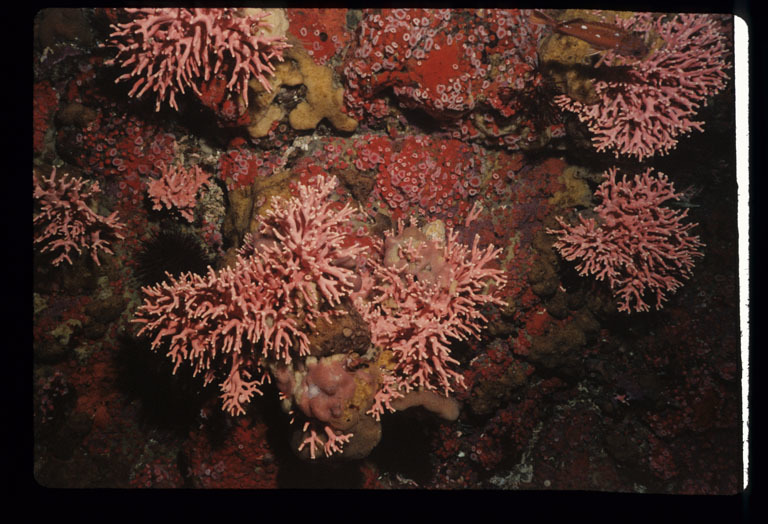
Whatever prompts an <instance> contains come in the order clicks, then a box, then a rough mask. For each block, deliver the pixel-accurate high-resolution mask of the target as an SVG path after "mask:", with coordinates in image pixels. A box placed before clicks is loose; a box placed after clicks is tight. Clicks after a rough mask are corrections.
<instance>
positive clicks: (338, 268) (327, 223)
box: [134, 178, 505, 458]
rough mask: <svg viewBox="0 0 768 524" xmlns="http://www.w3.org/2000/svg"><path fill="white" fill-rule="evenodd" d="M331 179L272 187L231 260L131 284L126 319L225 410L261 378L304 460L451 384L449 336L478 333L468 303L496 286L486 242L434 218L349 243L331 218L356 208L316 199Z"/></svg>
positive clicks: (343, 220)
mask: <svg viewBox="0 0 768 524" xmlns="http://www.w3.org/2000/svg"><path fill="white" fill-rule="evenodd" d="M335 187H336V181H335V179H334V178H327V179H325V180H323V179H320V182H319V183H318V185H317V187H308V186H302V185H300V186H299V188H298V189H299V196H298V197H294V198H291V199H290V200H287V201H286V200H280V199H278V198H277V197H274V199H273V202H272V208H271V210H270V211H269V212H268V213H267V215H266V216H265V217H264V218H263V219H262V220H261V223H260V225H259V228H258V232H257V235H255V236H249V237H248V238H247V239H246V241H245V243H244V245H243V247H242V248H241V249H240V252H239V255H238V257H237V260H236V262H235V264H234V266H233V267H230V268H226V269H223V270H221V271H218V272H216V271H214V270H213V269H212V268H209V270H208V274H207V275H206V276H199V275H194V274H186V275H182V276H181V277H179V278H178V279H174V278H170V279H169V281H167V282H163V283H161V284H158V285H157V286H154V287H147V288H144V289H143V291H144V293H145V299H144V303H143V304H142V305H141V307H139V309H138V311H137V313H136V318H135V319H134V322H137V323H140V324H143V327H142V328H141V330H140V333H147V334H151V335H152V336H153V340H152V347H153V349H157V348H160V347H164V348H166V351H167V353H168V356H169V357H171V359H172V360H173V361H174V363H175V364H176V368H178V367H179V365H180V364H181V363H182V362H184V361H189V362H190V363H191V364H192V365H193V368H194V373H195V374H198V373H203V374H204V376H205V381H206V383H208V382H210V381H212V380H214V379H216V378H217V377H218V376H221V377H223V380H221V382H220V389H221V391H222V393H221V399H222V401H223V408H224V409H225V410H226V411H228V412H229V413H231V414H242V413H244V412H245V404H247V402H248V401H249V400H250V399H251V397H252V396H253V394H254V393H261V390H260V389H259V388H260V386H261V385H262V384H263V383H264V381H265V380H270V377H271V378H273V379H274V380H275V382H276V385H277V387H278V389H279V391H280V395H281V398H282V399H283V402H284V406H285V407H286V409H288V410H289V411H291V412H296V411H297V412H296V413H295V414H296V415H299V416H301V417H303V418H304V419H305V424H304V426H303V428H302V432H303V434H304V438H303V440H302V442H301V444H300V446H299V449H300V450H302V449H304V448H305V447H306V448H307V449H308V452H309V454H310V456H311V457H312V458H314V457H316V456H317V451H318V449H322V450H323V451H324V452H325V454H326V455H331V454H333V453H335V452H341V451H342V447H343V446H344V445H345V444H346V443H347V442H349V441H350V438H352V437H353V435H355V433H356V429H358V428H359V427H361V426H372V425H373V426H374V427H376V428H377V427H378V422H377V421H378V419H379V416H380V414H381V413H382V412H383V411H384V409H390V410H394V409H393V408H392V404H391V402H390V401H391V400H393V399H396V398H402V397H404V396H405V395H408V394H409V393H410V392H412V391H417V390H424V391H433V390H434V391H438V392H439V393H440V394H443V395H446V396H447V394H448V393H449V392H450V391H452V389H453V387H454V386H456V385H458V386H462V385H463V382H462V380H461V375H460V374H459V373H457V372H456V371H455V370H453V369H452V368H453V366H454V365H456V364H457V363H458V362H457V361H456V360H455V359H453V358H451V356H450V346H449V344H450V342H451V341H452V340H460V339H465V338H467V337H468V336H470V335H474V336H476V335H477V334H478V333H479V331H480V327H481V325H482V322H483V321H485V317H484V316H483V315H482V313H481V312H480V308H481V307H482V306H484V305H486V304H502V301H501V300H500V299H499V298H497V295H496V293H497V292H498V290H499V289H500V288H501V287H502V286H503V285H504V283H505V280H504V278H503V276H502V271H501V270H500V269H493V268H492V267H491V265H492V264H493V263H494V261H495V260H496V258H497V256H498V254H499V250H498V249H494V248H493V246H489V247H487V248H485V249H481V248H479V247H478V245H477V239H476V240H475V242H474V244H473V245H472V247H471V248H468V247H467V246H464V245H463V244H460V243H458V242H457V241H456V235H457V234H456V233H455V232H454V231H453V230H451V229H448V231H445V230H444V226H443V225H442V223H441V222H433V223H431V224H430V225H429V226H428V227H427V228H425V229H426V232H424V231H423V230H421V229H418V228H417V227H416V226H415V225H411V226H409V227H407V228H406V227H404V226H403V224H402V223H401V224H400V227H399V228H398V231H397V233H396V234H393V235H390V236H389V237H388V238H387V239H386V241H385V242H384V243H383V244H382V242H381V241H379V242H378V243H377V242H376V241H372V243H373V244H374V246H375V247H374V249H370V248H367V247H362V246H360V245H358V244H356V243H354V242H351V241H350V238H349V237H347V235H346V233H345V232H344V231H345V230H344V226H345V225H346V224H347V222H348V221H349V220H350V218H352V217H353V215H354V214H355V213H354V211H353V209H352V208H351V207H350V206H349V205H348V204H347V205H345V206H344V207H341V208H340V209H339V208H338V207H339V206H338V205H337V204H334V203H333V202H331V200H330V199H328V196H329V194H330V193H331V191H332V190H333V189H334V188H335ZM340 317H347V318H352V319H356V320H352V321H351V323H350V322H347V323H342V322H341V321H340ZM321 324H322V326H323V331H325V330H327V329H331V330H332V329H333V326H343V327H341V329H340V334H341V337H347V338H350V337H352V334H353V331H357V332H363V333H366V334H367V333H370V335H368V336H366V337H364V342H363V343H361V344H357V345H356V346H354V347H352V348H351V350H350V351H346V352H339V351H338V349H337V346H336V344H327V343H322V342H319V341H318V338H317V336H318V334H319V332H318V327H319V326H320V325H321ZM329 326H330V327H329ZM349 326H351V327H349ZM326 340H333V339H332V338H331V339H328V338H326ZM296 408H298V410H297V409H296ZM372 417H373V418H372ZM374 418H375V420H374ZM363 419H368V420H363ZM370 433H371V432H370V431H366V435H368V436H367V437H365V438H364V439H363V440H365V441H363V442H360V443H359V444H358V445H357V446H356V447H355V449H356V451H355V453H356V454H367V452H369V451H370V449H372V448H373V446H375V445H376V443H377V442H378V439H379V436H380V431H379V432H377V431H373V432H372V435H373V436H370V435H369V434H370ZM352 441H353V442H354V438H352Z"/></svg>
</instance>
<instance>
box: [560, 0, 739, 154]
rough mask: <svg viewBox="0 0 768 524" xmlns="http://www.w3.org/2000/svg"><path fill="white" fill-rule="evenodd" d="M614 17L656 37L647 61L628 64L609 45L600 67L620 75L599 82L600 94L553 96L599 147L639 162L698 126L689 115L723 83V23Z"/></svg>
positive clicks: (693, 17)
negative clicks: (586, 98)
mask: <svg viewBox="0 0 768 524" xmlns="http://www.w3.org/2000/svg"><path fill="white" fill-rule="evenodd" d="M616 23H617V24H619V25H620V26H621V27H623V28H624V29H626V30H629V31H634V32H641V33H643V34H651V35H658V37H659V38H660V40H661V42H662V44H661V46H660V47H658V48H654V49H652V50H651V52H650V54H649V55H648V56H647V57H645V58H644V59H642V60H640V61H637V62H633V61H629V62H627V59H626V57H622V56H620V55H618V54H617V53H616V52H615V51H614V50H610V51H607V52H606V53H605V55H604V56H603V58H602V59H601V61H600V62H599V63H598V67H602V66H609V67H614V66H621V67H622V68H623V67H628V68H629V69H628V70H627V71H626V72H625V73H624V72H621V70H620V69H619V67H617V74H621V75H622V76H621V78H620V79H616V80H611V81H607V80H598V81H595V82H594V84H593V85H594V89H595V91H596V93H597V96H598V100H597V102H595V103H591V104H587V103H583V102H580V101H577V100H573V99H571V98H570V97H568V96H567V95H559V96H557V97H556V98H555V102H556V103H557V104H558V105H559V106H560V107H561V108H563V109H565V110H568V111H571V112H574V113H576V114H577V115H578V117H579V120H580V121H582V122H586V124H587V126H588V127H589V130H590V131H591V132H592V133H593V135H594V137H593V139H592V144H593V145H594V146H595V148H596V149H597V150H598V151H605V150H610V151H613V152H614V154H615V155H616V156H617V157H618V156H619V154H622V155H629V156H635V157H637V158H638V159H639V160H643V159H644V158H647V157H650V156H653V155H655V154H657V153H658V154H666V153H667V152H669V150H670V149H673V148H674V147H675V146H676V145H677V137H679V136H680V135H682V134H685V133H689V132H690V131H691V130H693V129H696V130H698V131H701V130H702V125H703V122H698V121H694V120H692V118H694V116H695V115H696V112H697V110H698V108H699V106H700V105H701V104H702V103H705V101H706V98H707V97H708V96H712V95H714V94H716V93H718V92H719V91H721V90H722V89H723V88H724V87H725V82H726V80H727V79H728V74H727V73H726V70H727V69H728V68H730V67H731V64H730V62H729V61H728V55H729V50H728V46H727V38H726V35H725V33H724V30H723V28H722V25H721V23H720V22H719V21H718V20H717V19H716V18H714V17H713V16H711V15H697V14H680V15H676V16H675V17H674V18H672V19H671V20H668V21H667V20H666V19H665V18H664V17H661V18H658V19H657V20H656V21H655V22H654V20H653V18H652V15H651V14H650V13H643V14H637V15H634V16H633V17H631V18H629V19H627V20H624V19H620V18H618V17H617V19H616Z"/></svg>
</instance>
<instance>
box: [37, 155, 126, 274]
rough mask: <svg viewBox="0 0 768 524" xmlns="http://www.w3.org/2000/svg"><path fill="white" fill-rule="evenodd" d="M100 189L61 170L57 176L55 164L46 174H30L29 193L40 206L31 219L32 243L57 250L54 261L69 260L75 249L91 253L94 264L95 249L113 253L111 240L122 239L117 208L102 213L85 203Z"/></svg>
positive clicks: (96, 258)
mask: <svg viewBox="0 0 768 524" xmlns="http://www.w3.org/2000/svg"><path fill="white" fill-rule="evenodd" d="M99 193H101V188H99V184H98V182H86V181H85V180H83V179H82V178H79V177H72V176H69V175H67V174H63V175H61V176H59V177H57V176H56V168H55V167H54V168H53V169H52V170H51V175H50V176H49V177H48V178H45V177H40V178H39V179H38V177H36V176H35V175H34V173H33V175H32V195H33V197H34V199H35V201H36V202H37V204H38V205H39V206H40V211H39V212H37V213H35V214H34V216H33V219H32V223H33V225H34V226H35V235H34V243H35V244H41V245H42V248H41V249H40V252H41V253H47V252H52V253H57V256H56V257H55V258H54V259H53V262H52V263H53V265H54V266H58V265H59V264H61V263H62V262H64V261H66V262H68V263H69V264H72V259H71V258H70V254H71V253H72V251H73V250H74V251H76V252H77V253H78V254H80V253H82V252H83V251H88V252H90V253H91V258H93V261H94V262H96V264H97V265H101V263H100V262H99V257H98V253H99V252H100V251H103V252H104V253H109V254H112V249H111V248H110V247H109V246H110V243H111V242H113V241H114V240H115V239H123V235H122V231H123V230H124V229H125V226H124V225H123V224H122V223H120V221H119V220H118V216H117V211H115V212H114V213H112V214H111V215H109V216H106V217H105V216H102V215H99V214H98V213H96V212H95V211H93V210H92V209H91V208H90V207H89V206H88V200H89V199H91V198H93V197H95V196H96V195H98V194H99Z"/></svg>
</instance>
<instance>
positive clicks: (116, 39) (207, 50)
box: [106, 8, 289, 111]
mask: <svg viewBox="0 0 768 524" xmlns="http://www.w3.org/2000/svg"><path fill="white" fill-rule="evenodd" d="M126 11H127V12H128V13H131V14H133V15H134V18H133V20H131V21H130V22H127V23H122V24H117V25H113V26H112V29H113V31H112V33H111V34H110V38H109V40H108V41H107V43H106V45H107V46H109V47H115V48H117V50H118V52H117V56H116V57H115V58H114V59H112V60H110V61H108V62H106V63H107V64H108V65H109V64H113V63H115V62H119V63H120V64H121V65H122V66H123V67H131V66H132V69H131V71H130V72H129V73H125V74H123V75H121V76H120V77H118V78H117V80H116V82H120V81H122V80H129V79H131V78H134V77H136V78H137V79H136V81H135V82H134V84H133V87H132V88H131V91H130V92H129V93H128V94H129V96H139V97H140V96H142V95H143V94H144V93H145V92H147V91H149V90H151V91H154V92H155V93H156V95H157V103H156V106H155V109H156V110H158V111H159V110H160V105H161V103H162V102H164V101H166V100H168V103H169V104H170V106H171V107H173V108H174V109H176V110H178V106H177V104H176V96H177V94H178V93H184V92H185V89H186V88H190V89H192V90H193V91H194V92H195V93H197V94H198V95H199V94H201V93H200V89H199V87H198V83H199V82H200V81H203V80H208V79H209V78H210V77H211V74H214V75H216V74H226V75H228V82H227V86H226V88H227V89H228V90H229V91H231V92H233V93H236V94H239V95H240V96H242V97H243V99H244V102H245V105H246V106H247V105H248V95H247V94H248V81H249V80H250V79H251V77H254V78H256V79H258V81H259V82H260V83H261V84H262V85H263V86H264V88H265V89H266V90H268V91H269V90H271V85H270V83H269V81H268V77H269V76H271V75H272V74H273V73H274V71H275V67H274V65H273V63H272V62H273V60H277V61H282V59H283V49H285V48H286V47H289V46H288V44H287V43H286V42H285V38H284V37H268V36H264V35H262V34H260V32H261V31H263V30H264V29H266V28H269V24H268V23H266V22H265V21H264V20H263V19H264V18H265V17H266V16H268V13H266V12H263V13H258V14H249V15H241V14H240V13H239V12H238V10H237V9H231V8H224V9H203V8H191V9H186V8H141V9H126Z"/></svg>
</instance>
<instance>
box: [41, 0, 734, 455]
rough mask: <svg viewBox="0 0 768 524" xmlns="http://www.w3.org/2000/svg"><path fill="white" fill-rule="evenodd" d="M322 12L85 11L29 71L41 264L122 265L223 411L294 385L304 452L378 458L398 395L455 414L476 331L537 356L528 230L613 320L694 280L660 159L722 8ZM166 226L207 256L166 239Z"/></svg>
mask: <svg viewBox="0 0 768 524" xmlns="http://www.w3.org/2000/svg"><path fill="white" fill-rule="evenodd" d="M317 11H318V10H299V9H255V8H254V9H235V8H232V9H229V8H220V9H207V8H141V9H97V10H93V11H92V12H90V13H89V17H90V18H89V24H90V27H89V29H90V33H89V35H90V36H89V38H92V39H93V40H92V43H91V49H92V51H91V54H90V56H89V57H88V58H87V59H86V60H80V64H81V65H80V67H79V71H78V72H77V76H76V78H69V79H68V80H67V81H64V80H61V79H56V78H55V75H54V77H53V78H54V79H53V80H42V81H38V82H36V83H35V85H34V96H35V98H34V100H35V102H34V103H35V112H34V119H35V120H34V131H35V135H34V151H35V155H36V162H35V166H34V170H33V171H34V174H33V197H34V206H35V207H34V216H33V224H34V227H35V231H34V246H35V250H36V265H37V266H40V267H43V266H45V269H44V270H41V271H43V272H44V273H45V275H46V276H47V278H53V277H52V276H51V275H53V274H55V272H56V271H65V270H66V267H67V266H73V265H74V266H77V267H81V268H90V269H88V270H89V271H93V272H96V273H97V274H101V273H98V271H108V272H109V275H110V278H109V280H110V281H111V282H112V284H109V285H111V286H112V290H111V292H112V293H113V294H119V295H122V296H123V297H128V298H126V302H125V314H124V315H122V316H121V317H120V319H121V320H120V321H121V322H123V324H124V326H127V328H126V329H127V330H128V331H130V332H131V333H132V334H133V336H134V337H136V338H137V339H139V340H145V341H146V342H147V345H148V346H149V347H150V348H151V349H152V350H154V351H156V352H158V353H160V354H164V355H166V356H167V359H169V360H170V362H172V365H173V366H172V372H173V374H176V373H177V372H178V373H179V374H182V373H190V372H191V373H190V374H191V375H193V376H195V377H198V376H199V377H201V378H200V379H199V382H195V383H196V384H197V385H198V387H200V388H202V387H203V386H205V385H208V384H213V385H214V386H215V387H216V388H217V390H218V395H219V398H220V400H219V402H220V407H221V409H222V410H223V411H224V412H226V413H227V416H232V417H239V416H242V415H244V414H245V413H246V412H247V410H248V409H249V407H250V404H251V401H252V399H253V398H254V396H255V395H262V394H264V393H265V392H269V394H273V395H274V394H276V395H278V397H279V400H280V403H281V406H282V409H283V410H284V412H285V413H287V414H288V416H289V418H290V424H293V426H292V427H293V428H294V429H293V431H294V437H293V440H292V442H293V449H294V451H295V453H297V454H298V455H299V456H301V457H303V458H305V459H306V460H310V461H312V460H318V459H320V458H329V459H338V458H347V459H348V458H363V457H366V456H368V455H369V454H370V453H371V452H372V450H373V449H374V448H375V447H376V446H377V445H378V444H379V442H380V441H381V439H382V417H383V416H384V415H386V414H388V413H392V412H395V411H401V410H405V409H406V408H409V407H411V406H422V407H424V408H426V409H427V410H428V411H430V412H432V413H433V415H432V416H433V417H436V418H442V419H443V420H447V421H453V420H456V419H457V417H459V413H460V411H461V409H462V402H465V401H466V394H467V393H466V392H467V391H468V386H469V384H468V383H469V382H472V383H474V381H475V380H476V377H474V375H472V371H471V370H470V369H469V367H468V362H469V361H470V360H472V357H473V354H472V351H473V349H476V348H477V347H483V346H487V344H489V343H491V341H492V340H494V339H499V338H501V339H503V340H504V341H505V343H509V344H511V345H512V347H519V348H520V354H523V355H524V354H525V352H526V351H528V350H527V349H525V348H526V347H528V346H530V345H531V343H530V340H531V337H530V336H529V335H530V334H532V333H533V332H534V331H535V329H534V327H533V326H534V320H535V319H534V315H537V314H540V312H541V311H542V306H541V304H542V301H541V293H539V290H538V289H537V287H536V285H532V283H534V284H535V283H536V282H537V281H539V282H540V281H541V278H539V279H538V280H537V277H536V276H535V275H534V273H536V271H537V269H536V268H540V267H541V264H539V263H537V262H536V258H537V255H536V253H537V251H536V250H537V249H538V250H541V249H545V248H546V249H548V250H552V253H556V256H554V257H553V258H552V262H551V264H553V266H552V267H555V268H560V269H559V270H558V271H559V272H560V273H565V272H566V271H571V272H574V278H571V279H570V280H567V279H565V278H564V279H562V280H558V271H555V270H554V269H553V270H551V271H550V273H551V274H550V275H549V277H548V278H550V279H555V280H554V281H555V282H556V284H555V288H553V289H555V290H556V289H557V288H558V286H559V289H561V290H562V292H563V293H566V292H568V289H567V287H568V285H569V284H568V282H571V283H574V282H576V283H579V285H583V284H584V283H589V285H590V286H591V287H590V289H592V293H595V294H596V295H598V296H604V298H605V303H606V304H608V305H607V306H606V307H607V308H608V309H611V311H612V313H611V314H613V315H617V316H622V315H624V316H627V315H633V316H634V315H644V314H647V312H649V311H651V310H661V309H662V308H663V307H664V306H665V303H666V302H668V301H669V300H671V299H672V297H673V296H674V295H675V293H676V292H678V291H679V290H680V289H681V287H682V286H684V285H685V283H686V281H687V280H689V279H690V278H691V277H692V275H693V274H694V270H695V265H696V262H697V260H698V259H700V258H701V257H703V256H704V254H705V247H706V246H705V242H703V241H702V239H701V238H700V237H699V235H698V234H697V232H696V230H697V227H696V226H697V224H696V223H694V222H692V221H691V220H690V219H689V218H688V212H689V210H688V209H687V208H685V206H682V205H679V204H680V202H683V201H687V200H686V198H687V197H686V195H684V194H683V193H681V192H678V191H677V189H676V187H675V175H676V174H675V173H674V172H668V173H662V172H660V171H657V169H656V168H655V167H654V166H653V164H649V163H648V162H649V161H652V160H654V159H658V158H660V157H663V156H665V155H668V154H669V153H670V152H671V151H673V150H674V149H675V148H676V147H677V146H678V143H679V142H683V141H685V140H688V139H689V137H690V136H691V135H692V134H696V133H701V132H703V130H704V122H702V121H699V120H697V115H698V114H699V112H700V111H701V109H702V108H703V107H705V106H706V104H707V102H708V100H711V98H712V97H713V96H714V95H716V94H718V93H719V92H721V91H722V90H723V89H724V88H725V87H726V86H727V84H728V82H729V80H730V76H731V74H732V58H731V56H732V49H731V40H730V38H729V36H728V35H729V34H730V32H729V31H730V26H729V23H730V20H729V19H728V18H727V17H720V16H714V15H704V14H680V15H664V14H652V13H617V12H608V11H602V12H601V11H579V12H565V11H552V12H541V11H535V10H498V9H480V10H451V9H437V10H423V9H364V10H362V11H359V10H358V11H353V10H346V9H329V10H319V11H324V12H323V13H318V12H317ZM46 27H47V26H46ZM40 30H41V31H42V28H41V29H40ZM71 47H72V49H76V48H77V47H76V46H71ZM51 49H56V52H49V53H47V54H46V53H45V52H44V53H43V56H42V58H40V60H39V63H38V64H36V68H37V69H39V70H44V69H45V68H51V69H53V68H55V67H56V61H57V60H58V61H64V60H66V53H65V51H64V46H58V47H55V46H54V47H49V48H48V50H49V51H50V50H51ZM70 52H74V51H70ZM41 77H42V76H41ZM54 115H55V118H54ZM54 125H55V126H54ZM54 127H56V130H54ZM568 148H580V149H579V150H580V151H582V152H585V153H584V154H583V157H584V158H592V157H594V158H601V159H603V161H605V159H613V160H615V164H614V165H613V166H611V167H609V168H604V169H603V170H602V171H594V170H593V171H590V169H591V168H590V166H589V165H586V166H581V167H574V166H572V165H569V163H573V159H571V158H569V157H567V154H566V152H567V149H568ZM542 158H543V159H544V160H542ZM566 158H568V162H569V163H567V162H566ZM586 162H587V161H585V163H586ZM692 162H693V163H694V164H695V159H692ZM599 165H605V164H599ZM694 169H695V167H694ZM168 231H175V232H177V233H178V232H184V233H185V234H191V236H192V242H193V243H194V244H196V245H197V246H198V248H197V250H198V251H199V252H200V253H202V254H201V255H199V256H205V257H206V258H205V261H206V262H205V264H204V265H205V266H207V267H206V269H204V270H197V271H192V270H180V271H174V270H172V269H170V268H169V267H165V266H163V264H164V263H165V262H164V258H163V257H164V256H167V255H164V254H162V250H161V251H159V252H158V254H157V255H151V256H148V255H147V251H146V245H147V242H148V239H150V238H152V237H153V236H157V235H158V234H159V233H161V232H165V233H166V234H167V233H168ZM179 234H180V233H179ZM712 241H716V239H711V240H708V241H707V243H709V242H712ZM545 244H546V246H545V247H542V246H543V245H545ZM142 246H145V247H144V249H145V251H144V252H143V254H142V255H141V256H140V254H139V253H140V252H141V250H142ZM147 265H150V266H153V267H160V268H161V270H160V275H161V277H158V278H156V279H150V281H148V280H146V279H145V280H144V281H142V279H141V278H140V277H141V275H146V272H147V271H148V270H147V268H146V266H147ZM181 269H185V268H184V267H183V263H181ZM539 272H541V271H539ZM532 275H533V276H532ZM41 278H42V277H41ZM542 278H543V277H542ZM102 284H103V282H102ZM102 284H99V285H102ZM104 285H106V284H104ZM553 292H554V291H553ZM557 292H558V293H560V291H557ZM535 321H536V322H538V320H535ZM552 322H554V321H552ZM526 329H527V330H529V331H530V333H528V334H527V335H526V334H525V333H524V331H525V330H526ZM105 336H106V337H109V336H111V335H110V334H109V333H107V335H105ZM526 344H527V346H526ZM105 347H106V346H105ZM516 353H517V352H516ZM473 362H474V360H473ZM473 369H474V368H473ZM170 378H171V375H170V374H169V375H168V379H169V380H170ZM462 395H464V396H462Z"/></svg>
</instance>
